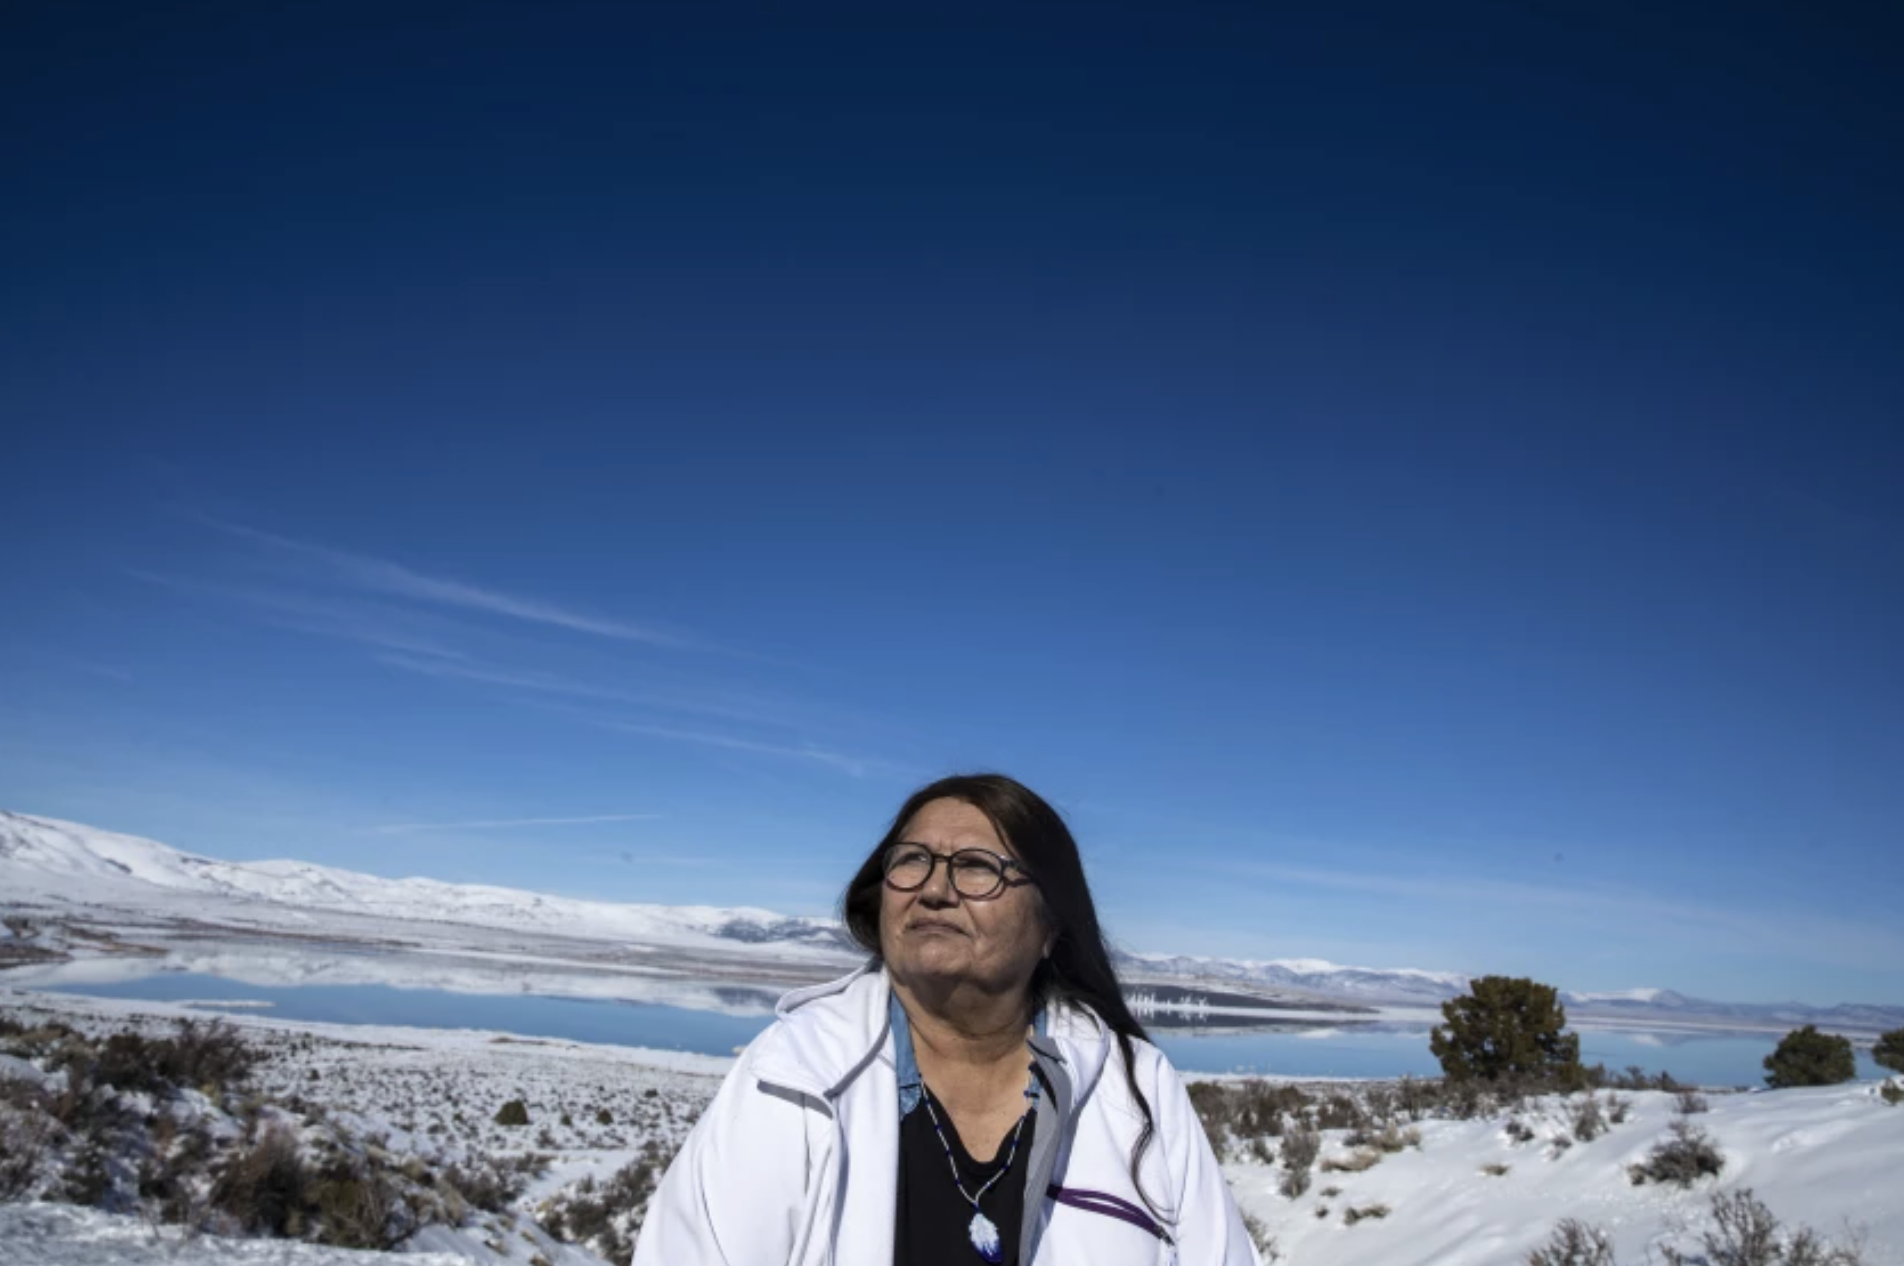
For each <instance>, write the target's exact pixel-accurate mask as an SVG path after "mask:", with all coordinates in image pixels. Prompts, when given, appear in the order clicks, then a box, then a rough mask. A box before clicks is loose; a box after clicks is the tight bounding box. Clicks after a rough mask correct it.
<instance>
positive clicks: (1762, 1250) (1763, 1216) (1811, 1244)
mask: <svg viewBox="0 0 1904 1266" xmlns="http://www.w3.org/2000/svg"><path fill="white" fill-rule="evenodd" d="M1712 1219H1713V1227H1712V1229H1711V1230H1709V1231H1706V1232H1705V1233H1704V1234H1703V1235H1702V1236H1701V1237H1700V1238H1701V1240H1702V1247H1703V1249H1704V1250H1705V1251H1704V1252H1703V1253H1700V1254H1695V1255H1687V1254H1685V1253H1682V1252H1680V1251H1679V1250H1677V1249H1674V1248H1670V1247H1668V1248H1666V1249H1665V1250H1664V1254H1665V1258H1666V1263H1667V1266H1863V1263H1864V1254H1863V1252H1862V1251H1861V1250H1860V1248H1859V1247H1858V1246H1857V1245H1850V1246H1840V1247H1833V1246H1832V1245H1830V1244H1829V1243H1827V1242H1826V1241H1824V1240H1822V1239H1820V1238H1819V1236H1818V1234H1817V1232H1815V1231H1813V1230H1812V1229H1811V1228H1810V1227H1800V1228H1799V1229H1798V1230H1797V1231H1794V1232H1792V1233H1790V1234H1789V1235H1788V1234H1781V1232H1780V1230H1779V1224H1778V1219H1777V1218H1776V1217H1774V1216H1772V1211H1771V1210H1770V1209H1768V1208H1766V1207H1765V1205H1764V1204H1763V1203H1761V1202H1760V1201H1759V1200H1758V1199H1757V1197H1755V1196H1754V1195H1753V1194H1752V1191H1751V1189H1750V1188H1745V1187H1742V1188H1740V1189H1739V1190H1737V1191H1732V1192H1723V1193H1721V1194H1719V1195H1716V1196H1714V1197H1713V1198H1712Z"/></svg>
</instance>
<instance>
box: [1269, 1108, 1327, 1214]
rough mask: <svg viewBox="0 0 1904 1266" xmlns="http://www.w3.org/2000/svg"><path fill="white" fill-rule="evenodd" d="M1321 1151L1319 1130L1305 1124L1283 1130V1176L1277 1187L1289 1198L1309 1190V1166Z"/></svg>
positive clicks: (1314, 1161) (1292, 1198)
mask: <svg viewBox="0 0 1904 1266" xmlns="http://www.w3.org/2000/svg"><path fill="white" fill-rule="evenodd" d="M1321 1151H1322V1135H1321V1134H1320V1133H1319V1132H1317V1131H1315V1130H1312V1129H1309V1128H1308V1127H1307V1126H1305V1127H1303V1128H1301V1129H1295V1130H1289V1131H1287V1132H1285V1133H1284V1134H1283V1143H1282V1148H1281V1152H1280V1154H1281V1158H1282V1162H1283V1176H1282V1181H1281V1182H1280V1183H1278V1184H1277V1189H1278V1190H1280V1191H1281V1192H1282V1193H1283V1194H1284V1195H1285V1196H1288V1197H1289V1198H1290V1199H1291V1200H1294V1199H1295V1198H1296V1197H1297V1196H1300V1195H1301V1194H1302V1193H1303V1192H1305V1191H1307V1190H1309V1168H1310V1166H1312V1165H1314V1164H1315V1163H1316V1156H1317V1155H1318V1154H1319V1153H1320V1152H1321Z"/></svg>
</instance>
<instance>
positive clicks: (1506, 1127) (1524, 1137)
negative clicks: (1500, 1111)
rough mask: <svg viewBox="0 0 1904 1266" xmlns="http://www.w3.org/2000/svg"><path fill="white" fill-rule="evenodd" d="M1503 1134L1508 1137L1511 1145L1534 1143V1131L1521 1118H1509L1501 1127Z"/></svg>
mask: <svg viewBox="0 0 1904 1266" xmlns="http://www.w3.org/2000/svg"><path fill="white" fill-rule="evenodd" d="M1501 1133H1503V1134H1505V1135H1507V1139H1508V1142H1510V1143H1531V1142H1533V1141H1534V1131H1533V1130H1532V1128H1530V1127H1529V1126H1528V1125H1527V1123H1526V1122H1524V1121H1522V1120H1521V1119H1520V1118H1519V1117H1509V1118H1508V1119H1507V1121H1506V1122H1505V1123H1504V1124H1503V1125H1502V1126H1501Z"/></svg>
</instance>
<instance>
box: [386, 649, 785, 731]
mask: <svg viewBox="0 0 1904 1266" xmlns="http://www.w3.org/2000/svg"><path fill="white" fill-rule="evenodd" d="M376 659H377V662H378V663H380V664H383V665H384V666H385V667H388V668H397V669H401V670H403V671H404V672H410V673H416V674H418V675H420V676H424V677H436V678H444V679H451V680H457V681H472V682H479V683H482V684H484V685H491V686H502V687H504V688H507V689H511V690H528V691H534V692H537V693H541V694H551V695H562V696H566V697H570V698H577V699H594V700H598V701H601V702H604V703H625V704H630V705H632V706H634V707H639V708H651V709H654V710H656V711H659V712H674V713H685V714H688V715H692V716H706V717H718V718H721V719H723V720H727V721H740V722H745V723H749V724H759V725H770V726H779V727H782V728H790V727H791V726H792V724H793V723H792V721H791V720H790V719H789V718H788V717H787V715H786V713H785V711H784V710H783V709H781V708H779V707H777V706H775V705H774V704H773V703H772V702H771V701H769V700H766V699H763V698H760V697H759V696H756V695H753V694H750V693H748V692H746V691H740V690H728V689H697V688H693V687H647V688H631V687H627V686H619V685H608V684H605V683H601V682H593V681H581V680H577V679H576V678H573V677H565V676H562V675H560V674H558V673H550V672H543V671H541V670H539V669H525V668H513V667H508V666H503V665H497V664H487V663H483V662H481V661H478V660H475V659H472V658H471V657H469V656H467V655H459V656H456V657H455V658H454V659H448V658H439V657H436V656H433V655H430V654H428V653H424V654H404V653H401V652H398V653H384V654H379V655H377V656H376Z"/></svg>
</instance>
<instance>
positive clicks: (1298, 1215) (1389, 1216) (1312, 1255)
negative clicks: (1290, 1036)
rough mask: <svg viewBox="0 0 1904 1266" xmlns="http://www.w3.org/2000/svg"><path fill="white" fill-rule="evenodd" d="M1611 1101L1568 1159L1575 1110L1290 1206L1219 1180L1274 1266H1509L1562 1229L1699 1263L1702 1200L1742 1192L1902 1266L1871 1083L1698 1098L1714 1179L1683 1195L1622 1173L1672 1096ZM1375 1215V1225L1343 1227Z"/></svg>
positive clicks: (1444, 1125)
mask: <svg viewBox="0 0 1904 1266" xmlns="http://www.w3.org/2000/svg"><path fill="white" fill-rule="evenodd" d="M1619 1094H1620V1097H1621V1098H1622V1099H1625V1100H1628V1101H1630V1104H1631V1108H1630V1115H1629V1116H1628V1117H1627V1119H1626V1120H1625V1121H1624V1122H1622V1123H1620V1124H1614V1125H1610V1126H1609V1127H1608V1131H1607V1133H1606V1134H1604V1135H1601V1136H1600V1137H1598V1138H1596V1139H1594V1140H1592V1141H1590V1142H1580V1141H1571V1142H1570V1143H1569V1145H1567V1146H1566V1147H1564V1148H1559V1147H1556V1145H1555V1140H1556V1139H1558V1138H1561V1137H1565V1138H1567V1139H1569V1140H1573V1138H1574V1128H1573V1124H1572V1121H1571V1119H1570V1117H1571V1110H1572V1108H1573V1106H1574V1105H1575V1104H1577V1103H1578V1099H1577V1098H1576V1099H1575V1100H1572V1101H1568V1100H1562V1099H1558V1098H1549V1099H1545V1100H1541V1101H1537V1106H1535V1107H1533V1108H1532V1109H1530V1110H1526V1111H1523V1112H1521V1113H1520V1114H1518V1120H1520V1121H1521V1123H1522V1124H1523V1125H1525V1126H1527V1127H1529V1128H1530V1129H1531V1130H1532V1131H1533V1134H1534V1137H1533V1138H1531V1139H1529V1140H1528V1141H1525V1142H1515V1141H1514V1140H1513V1139H1512V1138H1511V1137H1510V1135H1509V1132H1508V1130H1507V1128H1506V1125H1505V1121H1506V1118H1505V1117H1501V1116H1496V1117H1493V1118H1492V1119H1486V1120H1472V1121H1454V1120H1425V1121H1421V1122H1419V1123H1417V1125H1416V1126H1415V1127H1414V1128H1416V1129H1418V1130H1420V1132H1421V1143H1420V1146H1419V1147H1408V1148H1404V1149H1403V1150H1402V1151H1400V1152H1398V1153H1395V1154H1393V1155H1384V1156H1382V1159H1381V1160H1380V1161H1379V1162H1378V1163H1376V1164H1375V1165H1373V1166H1372V1167H1371V1168H1368V1169H1366V1170H1362V1171H1360V1172H1351V1171H1347V1170H1340V1169H1338V1170H1335V1171H1334V1172H1321V1171H1320V1168H1319V1172H1317V1173H1316V1175H1315V1177H1314V1181H1313V1185H1312V1186H1311V1187H1310V1189H1309V1191H1308V1192H1307V1193H1305V1194H1304V1195H1302V1196H1300V1197H1298V1198H1296V1199H1293V1200H1292V1199H1288V1198H1286V1197H1284V1196H1282V1195H1280V1194H1279V1193H1278V1190H1277V1184H1278V1180H1279V1178H1280V1176H1281V1171H1280V1170H1278V1169H1273V1168H1269V1167H1266V1166H1262V1165H1257V1164H1233V1165H1230V1166H1229V1167H1228V1169H1229V1174H1230V1180H1231V1184H1232V1187H1233V1189H1234V1190H1235V1192H1236V1195H1237V1198H1238V1200H1239V1202H1240V1203H1241V1204H1242V1206H1243V1208H1244V1209H1246V1210H1248V1211H1249V1212H1250V1213H1252V1214H1254V1215H1255V1216H1256V1217H1257V1219H1258V1220H1259V1221H1261V1222H1262V1224H1263V1225H1264V1226H1265V1227H1266V1228H1267V1229H1268V1230H1269V1231H1270V1233H1271V1234H1272V1235H1274V1236H1275V1238H1276V1241H1277V1243H1278V1245H1279V1247H1280V1249H1281V1250H1282V1252H1283V1254H1284V1260H1285V1261H1288V1262H1293V1263H1299V1264H1300V1266H1360V1264H1375V1263H1379V1264H1380V1266H1508V1264H1509V1263H1516V1264H1518V1263H1522V1262H1525V1261H1526V1260H1527V1255H1528V1253H1529V1252H1530V1251H1531V1250H1533V1249H1534V1248H1536V1247H1538V1246H1539V1245H1541V1244H1542V1243H1543V1242H1544V1241H1545V1240H1546V1239H1547V1238H1548V1236H1549V1234H1550V1233H1551V1232H1552V1230H1553V1228H1554V1226H1555V1224H1556V1223H1558V1222H1559V1221H1560V1220H1561V1219H1563V1218H1577V1219H1580V1220H1581V1221H1584V1222H1589V1223H1593V1224H1595V1225H1597V1226H1599V1227H1601V1228H1602V1229H1604V1230H1605V1231H1606V1232H1607V1233H1608V1234H1609V1235H1610V1236H1611V1238H1612V1241H1613V1243H1614V1245H1615V1247H1616V1250H1617V1253H1618V1260H1619V1261H1620V1262H1622V1263H1642V1262H1656V1261H1660V1260H1661V1254H1660V1252H1659V1250H1660V1249H1661V1248H1662V1247H1663V1246H1667V1245H1671V1246H1674V1247H1678V1248H1681V1249H1682V1250H1685V1251H1688V1252H1691V1251H1694V1250H1696V1249H1697V1247H1698V1238H1699V1232H1700V1231H1702V1230H1703V1229H1704V1228H1706V1227H1707V1226H1709V1225H1710V1221H1711V1219H1710V1207H1711V1200H1712V1197H1713V1195H1714V1194H1716V1193H1718V1192H1721V1191H1735V1190H1738V1189H1740V1188H1748V1189H1750V1190H1751V1191H1752V1192H1753V1193H1754V1194H1755V1195H1756V1196H1757V1197H1758V1199H1760V1200H1762V1201H1763V1202H1764V1203H1765V1204H1766V1205H1767V1206H1768V1207H1769V1208H1770V1209H1771V1210H1772V1212H1773V1213H1774V1214H1775V1215H1776V1216H1777V1217H1778V1218H1779V1220H1780V1221H1781V1222H1782V1223H1784V1224H1785V1225H1786V1226H1787V1227H1791V1228H1796V1227H1797V1226H1800V1225H1807V1226H1810V1227H1812V1228H1813V1229H1814V1230H1816V1231H1817V1232H1819V1233H1820V1234H1822V1235H1824V1236H1826V1237H1828V1238H1831V1239H1832V1240H1833V1241H1834V1242H1837V1243H1848V1242H1851V1241H1852V1240H1856V1239H1860V1238H1861V1239H1862V1240H1863V1243H1864V1261H1865V1263H1866V1264H1867V1266H1898V1264H1900V1263H1904V1187H1900V1185H1899V1177H1898V1175H1899V1173H1900V1172H1901V1169H1904V1166H1901V1163H1904V1107H1891V1106H1889V1105H1887V1104H1885V1103H1883V1102H1882V1101H1881V1100H1880V1098H1879V1096H1878V1086H1877V1083H1873V1082H1862V1083H1849V1084H1846V1085H1843V1086H1833V1087H1826V1088H1819V1089H1803V1090H1781V1091H1765V1092H1753V1093H1747V1094H1730V1095H1712V1096H1709V1097H1708V1102H1709V1104H1710V1110H1709V1111H1707V1112H1704V1113H1701V1114H1698V1115H1696V1116H1692V1117H1688V1118H1686V1120H1688V1121H1689V1122H1690V1123H1692V1124H1695V1125H1697V1126H1698V1127H1699V1128H1701V1129H1703V1130H1705V1131H1706V1132H1707V1133H1708V1134H1709V1135H1710V1136H1711V1138H1712V1140H1713V1142H1714V1144H1715V1145H1716V1146H1717V1148H1718V1150H1719V1152H1720V1153H1721V1154H1722V1155H1723V1157H1724V1158H1725V1166H1724V1169H1723V1170H1722V1171H1721V1173H1720V1174H1719V1176H1718V1178H1717V1179H1711V1178H1708V1179H1703V1180H1701V1181H1699V1182H1697V1183H1696V1184H1694V1185H1693V1186H1692V1187H1691V1188H1689V1189H1681V1188H1679V1187H1677V1186H1670V1185H1669V1186H1660V1185H1657V1184H1653V1183H1648V1184H1646V1185H1643V1186H1636V1185H1634V1183H1633V1182H1632V1180H1631V1178H1630V1177H1629V1174H1628V1167H1629V1166H1631V1165H1633V1164H1635V1163H1638V1162H1641V1161H1644V1160H1645V1159H1646V1157H1647V1155H1648V1153H1649V1152H1650V1151H1651V1149H1652V1148H1653V1146H1654V1145H1655V1144H1657V1143H1659V1142H1660V1141H1661V1140H1663V1139H1665V1138H1667V1137H1668V1134H1669V1130H1670V1128H1671V1124H1672V1122H1673V1121H1674V1120H1675V1114H1674V1103H1675V1096H1673V1095H1671V1094H1668V1093H1665V1092H1663V1091H1621V1092H1619ZM1604 1098H1605V1096H1604V1095H1603V1096H1602V1100H1603V1101H1604ZM1353 1151H1354V1149H1351V1148H1349V1147H1347V1146H1346V1145H1345V1144H1344V1143H1343V1141H1342V1132H1341V1131H1329V1132H1326V1133H1325V1142H1324V1144H1323V1148H1322V1161H1321V1164H1322V1165H1323V1166H1326V1165H1328V1164H1329V1163H1330V1162H1331V1161H1332V1160H1335V1159H1338V1158H1347V1157H1349V1156H1350V1155H1351V1154H1352V1152H1353ZM1374 1208H1382V1209H1385V1210H1386V1213H1385V1214H1382V1215H1379V1216H1362V1217H1355V1216H1354V1214H1355V1211H1358V1210H1370V1209H1374Z"/></svg>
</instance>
